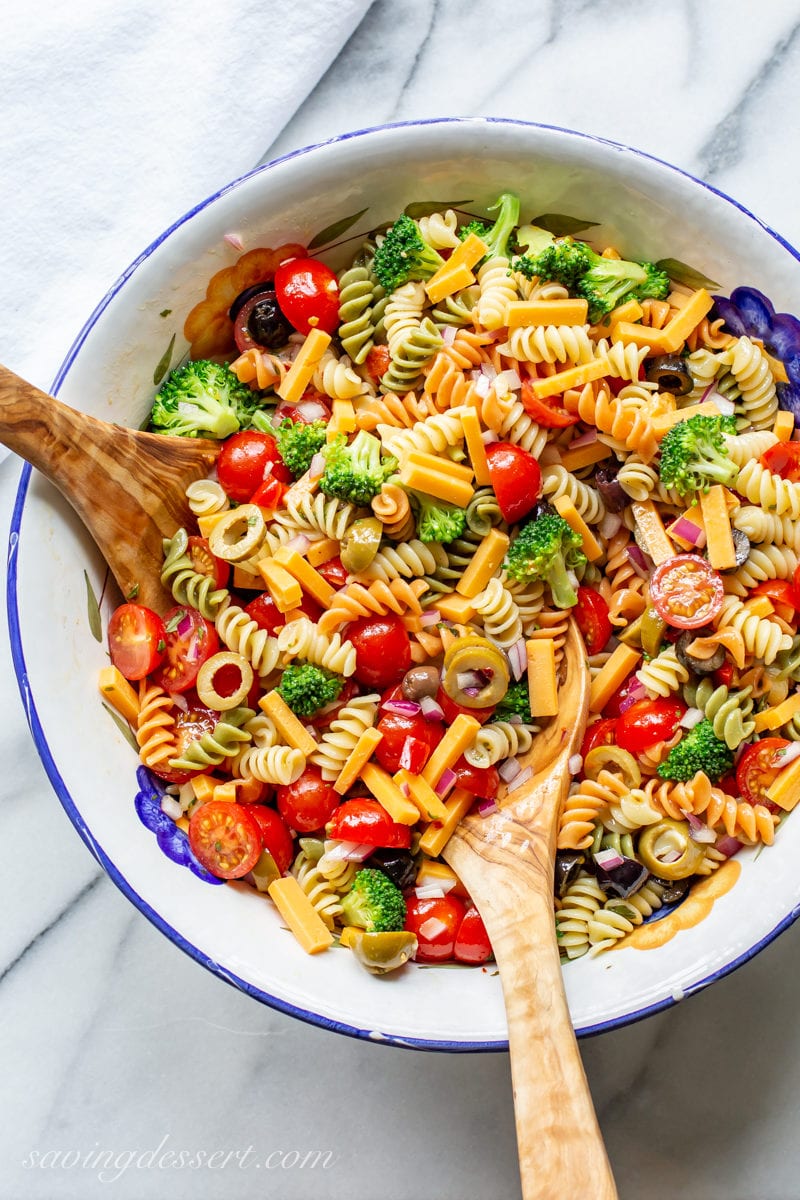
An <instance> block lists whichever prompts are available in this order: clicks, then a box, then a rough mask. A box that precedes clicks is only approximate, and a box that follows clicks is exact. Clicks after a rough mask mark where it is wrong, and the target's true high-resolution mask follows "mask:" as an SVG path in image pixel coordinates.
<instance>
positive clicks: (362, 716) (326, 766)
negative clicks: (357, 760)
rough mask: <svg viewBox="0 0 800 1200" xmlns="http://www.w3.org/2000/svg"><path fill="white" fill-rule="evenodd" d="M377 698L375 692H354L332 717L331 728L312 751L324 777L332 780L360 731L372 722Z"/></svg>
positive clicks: (347, 756) (344, 761)
mask: <svg viewBox="0 0 800 1200" xmlns="http://www.w3.org/2000/svg"><path fill="white" fill-rule="evenodd" d="M379 701H380V696H378V695H377V694H370V695H368V696H357V697H356V698H354V699H353V700H350V701H349V702H348V703H347V704H346V705H345V707H344V708H343V709H342V710H341V712H340V713H339V715H338V716H337V717H335V718H334V720H333V721H331V724H330V728H329V729H327V730H325V732H324V733H323V735H322V737H321V738H320V742H319V748H318V749H317V750H315V751H314V753H313V754H312V755H311V761H312V763H314V765H315V766H317V767H319V769H320V772H321V774H322V778H323V779H326V780H328V781H331V780H334V779H336V777H337V776H338V775H339V773H340V771H341V769H342V767H343V766H344V764H345V763H346V762H347V759H348V758H349V757H350V754H351V753H352V751H353V747H354V746H355V744H356V742H357V741H358V739H359V738H360V737H361V734H362V733H363V732H364V730H365V729H370V728H371V727H372V726H373V725H374V724H375V717H376V715H377V712H378V703H379Z"/></svg>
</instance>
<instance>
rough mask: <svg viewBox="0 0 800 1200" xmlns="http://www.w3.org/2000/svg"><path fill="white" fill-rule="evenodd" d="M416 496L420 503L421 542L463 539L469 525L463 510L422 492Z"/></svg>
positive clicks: (418, 531)
mask: <svg viewBox="0 0 800 1200" xmlns="http://www.w3.org/2000/svg"><path fill="white" fill-rule="evenodd" d="M414 495H415V496H416V499H417V501H418V503H419V517H418V519H417V537H418V538H419V539H420V541H422V542H454V541H455V540H456V538H459V537H461V535H462V533H463V532H464V528H465V526H466V524H467V514H466V512H465V511H464V509H463V508H458V506H457V505H455V504H448V503H447V501H446V500H435V499H434V498H433V496H425V495H423V494H422V493H420V492H415V493H414Z"/></svg>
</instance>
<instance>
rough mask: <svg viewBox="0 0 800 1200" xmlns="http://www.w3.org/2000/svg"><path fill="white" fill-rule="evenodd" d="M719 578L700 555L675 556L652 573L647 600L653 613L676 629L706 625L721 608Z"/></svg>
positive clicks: (722, 592) (721, 598)
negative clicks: (653, 609)
mask: <svg viewBox="0 0 800 1200" xmlns="http://www.w3.org/2000/svg"><path fill="white" fill-rule="evenodd" d="M724 597H725V587H724V584H723V582H722V579H721V577H720V576H719V575H718V574H717V572H716V571H715V570H714V568H713V567H712V566H710V565H709V563H707V562H706V560H705V559H704V558H701V557H700V555H699V554H676V556H675V557H674V558H668V559H667V560H666V562H663V563H661V565H660V566H658V567H656V569H655V571H654V572H653V577H652V579H651V580H650V598H651V600H652V601H653V606H654V607H655V610H656V612H657V613H658V615H659V616H660V617H661V619H662V620H663V621H666V622H667V624H668V625H674V626H675V628H676V629H698V628H699V627H700V626H701V625H708V624H709V623H710V622H711V621H713V619H714V617H716V616H717V614H718V613H719V611H720V609H721V608H722V601H723V599H724Z"/></svg>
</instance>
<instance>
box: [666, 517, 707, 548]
mask: <svg viewBox="0 0 800 1200" xmlns="http://www.w3.org/2000/svg"><path fill="white" fill-rule="evenodd" d="M670 533H672V534H674V535H675V537H676V538H680V539H681V541H682V542H688V543H689V545H690V546H705V544H706V535H705V530H703V529H701V528H700V526H699V525H695V523H694V521H688V520H687V519H686V517H678V520H677V521H675V522H673V524H672V525H670Z"/></svg>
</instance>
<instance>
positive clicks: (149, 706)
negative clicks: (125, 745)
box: [136, 680, 177, 769]
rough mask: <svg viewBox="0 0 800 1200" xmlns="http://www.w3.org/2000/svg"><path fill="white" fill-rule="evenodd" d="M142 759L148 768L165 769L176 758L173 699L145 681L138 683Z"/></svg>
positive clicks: (139, 741)
mask: <svg viewBox="0 0 800 1200" xmlns="http://www.w3.org/2000/svg"><path fill="white" fill-rule="evenodd" d="M136 741H137V742H138V744H139V758H140V759H141V761H142V762H143V763H144V765H145V766H146V767H152V768H156V769H157V768H158V767H163V766H164V765H165V764H166V763H168V762H169V760H170V759H171V758H174V757H175V753H176V750H177V743H176V737H175V711H174V706H173V703H172V697H171V696H168V695H167V693H166V692H165V691H164V689H163V688H161V687H158V686H157V685H155V684H153V685H151V686H149V687H148V685H147V683H146V682H145V680H142V682H141V683H140V684H139V712H138V715H137V719H136Z"/></svg>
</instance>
